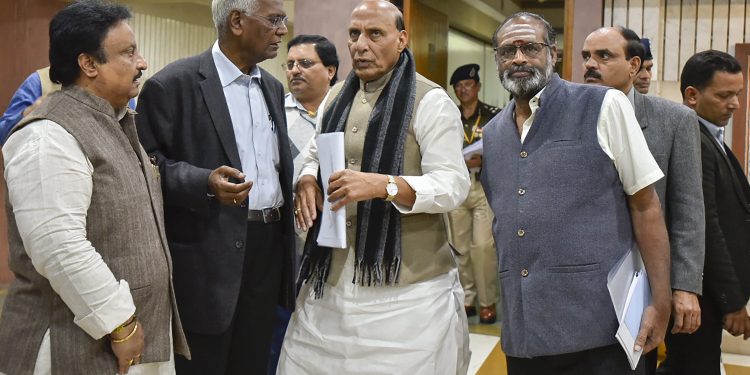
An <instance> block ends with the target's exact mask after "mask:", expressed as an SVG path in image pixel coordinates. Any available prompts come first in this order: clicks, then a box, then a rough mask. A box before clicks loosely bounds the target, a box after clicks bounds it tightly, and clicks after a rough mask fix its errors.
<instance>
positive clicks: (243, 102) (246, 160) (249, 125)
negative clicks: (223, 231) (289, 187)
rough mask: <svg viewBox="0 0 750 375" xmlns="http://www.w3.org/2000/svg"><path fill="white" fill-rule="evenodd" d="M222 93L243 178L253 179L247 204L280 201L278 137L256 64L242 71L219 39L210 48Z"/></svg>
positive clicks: (270, 204) (276, 203) (258, 206)
mask: <svg viewBox="0 0 750 375" xmlns="http://www.w3.org/2000/svg"><path fill="white" fill-rule="evenodd" d="M211 53H212V54H213V59H214V63H215V64H216V70H217V71H218V72H219V80H220V81H221V86H222V87H223V88H224V97H225V98H226V102H227V106H228V107H229V115H230V117H231V118H232V128H233V129H234V138H235V141H236V142H237V151H238V152H239V156H240V162H241V163H242V172H243V173H245V181H253V187H252V189H250V195H249V196H248V208H249V209H253V210H259V209H263V208H269V207H280V206H282V205H283V204H284V197H283V196H282V194H281V184H280V182H279V169H280V163H279V160H280V158H279V141H278V138H277V134H276V133H277V131H278V129H277V128H276V126H277V125H276V124H274V122H273V120H272V119H271V115H270V114H269V112H268V107H267V106H266V102H265V99H264V98H263V92H262V91H261V80H260V68H258V66H257V65H256V66H255V67H254V68H253V70H252V71H251V72H250V74H249V75H247V74H244V73H242V71H240V69H239V68H237V66H236V65H234V63H232V62H231V61H230V60H229V58H227V56H226V55H224V53H223V52H222V51H221V49H220V48H219V42H218V41H217V42H215V43H214V46H213V48H212V49H211Z"/></svg>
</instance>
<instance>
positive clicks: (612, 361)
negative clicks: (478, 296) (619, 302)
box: [481, 12, 671, 375]
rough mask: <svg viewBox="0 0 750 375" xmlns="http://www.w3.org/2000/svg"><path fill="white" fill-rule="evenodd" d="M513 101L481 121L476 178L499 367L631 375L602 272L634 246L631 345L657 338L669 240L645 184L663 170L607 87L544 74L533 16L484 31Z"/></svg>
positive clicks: (542, 25) (546, 59) (545, 41)
mask: <svg viewBox="0 0 750 375" xmlns="http://www.w3.org/2000/svg"><path fill="white" fill-rule="evenodd" d="M493 44H494V46H495V61H496V63H497V69H498V73H499V76H500V81H501V82H502V84H503V86H504V87H505V88H506V89H508V91H510V92H511V93H512V94H513V98H514V99H513V100H512V101H511V102H510V103H508V105H507V106H506V107H505V109H504V110H503V111H502V112H501V113H500V114H499V115H498V116H495V118H494V119H492V121H490V123H489V124H487V125H486V126H485V128H484V132H483V134H484V135H483V137H482V138H483V143H484V155H485V157H484V158H483V167H482V177H481V180H482V185H483V186H484V190H485V193H486V194H487V199H488V200H489V202H490V206H491V207H492V210H493V212H494V214H495V216H496V217H497V220H496V221H495V223H494V227H493V231H494V235H495V241H496V243H497V244H496V246H497V251H498V255H499V262H498V264H499V265H500V287H501V290H502V297H501V301H502V317H503V319H502V321H503V327H502V345H503V350H504V352H505V353H506V357H507V363H508V374H510V375H515V374H607V375H610V374H634V373H635V374H641V373H642V371H643V366H642V363H641V364H640V365H639V367H638V368H637V369H636V370H631V367H630V364H629V362H628V359H627V356H626V354H625V352H624V351H623V349H622V348H621V347H620V345H618V343H617V340H616V338H615V333H616V332H617V329H618V326H619V322H618V319H617V314H616V313H615V309H614V308H613V307H612V303H611V298H610V293H609V290H608V288H607V281H608V274H609V272H610V270H611V269H612V268H613V266H615V265H616V264H617V262H618V260H620V259H621V258H622V257H623V256H624V255H625V254H626V253H627V252H628V251H630V250H631V249H633V248H634V247H635V246H637V247H638V248H639V249H640V255H641V256H642V258H643V261H644V264H645V268H646V271H647V275H648V281H649V283H650V285H651V293H652V295H653V299H652V302H651V303H650V304H649V305H648V307H646V308H645V311H644V313H643V318H642V319H641V324H640V329H639V332H638V334H637V337H636V340H635V344H634V345H633V350H635V351H643V352H648V351H650V350H652V349H654V348H656V346H657V345H658V344H659V343H660V342H661V341H662V340H663V338H664V333H665V331H666V326H667V320H668V319H669V311H670V294H671V293H670V290H669V241H668V238H667V231H666V227H665V225H664V219H663V217H662V211H661V207H660V204H659V197H658V196H657V194H656V191H655V189H654V187H653V184H654V182H656V181H658V180H659V179H660V178H662V177H663V174H662V172H661V170H659V166H658V165H657V164H656V161H655V160H654V158H653V157H652V156H651V153H650V152H649V150H648V146H647V144H646V140H645V139H644V138H643V133H642V132H641V129H640V127H639V126H638V122H637V121H636V118H635V114H634V113H633V108H632V106H631V105H630V103H629V102H628V99H627V97H626V96H625V94H623V93H622V92H620V91H618V90H612V89H607V88H604V87H599V86H593V85H579V84H574V83H570V82H567V81H563V80H562V79H560V77H559V76H557V74H555V73H554V70H553V69H554V65H555V61H556V60H557V48H556V47H555V32H554V30H553V29H552V27H551V26H550V25H549V23H548V22H547V21H545V20H544V19H543V18H542V17H541V16H539V15H537V14H533V13H526V12H523V13H517V14H514V15H512V16H510V17H509V18H508V19H507V20H506V21H505V22H503V24H501V25H500V27H499V28H498V30H497V31H496V32H495V35H494V36H493Z"/></svg>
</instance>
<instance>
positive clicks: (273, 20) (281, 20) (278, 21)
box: [243, 12, 289, 29]
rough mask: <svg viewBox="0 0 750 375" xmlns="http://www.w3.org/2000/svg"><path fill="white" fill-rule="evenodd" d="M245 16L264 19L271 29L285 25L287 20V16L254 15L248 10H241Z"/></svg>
mask: <svg viewBox="0 0 750 375" xmlns="http://www.w3.org/2000/svg"><path fill="white" fill-rule="evenodd" d="M243 13H245V15H246V16H250V17H255V18H259V19H261V20H264V21H266V22H268V23H269V24H270V26H271V28H272V29H278V28H280V27H281V26H286V23H287V21H289V17H287V16H273V17H266V16H256V15H254V14H252V13H249V12H243Z"/></svg>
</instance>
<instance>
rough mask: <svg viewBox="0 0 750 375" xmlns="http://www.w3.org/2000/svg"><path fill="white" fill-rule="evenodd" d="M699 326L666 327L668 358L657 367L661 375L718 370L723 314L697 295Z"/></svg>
mask: <svg viewBox="0 0 750 375" xmlns="http://www.w3.org/2000/svg"><path fill="white" fill-rule="evenodd" d="M698 302H699V303H700V306H701V326H700V328H698V330H697V331H695V333H693V334H686V333H679V334H676V335H673V334H671V333H669V331H667V337H666V339H665V341H666V346H667V358H666V359H665V360H664V362H663V363H662V364H661V366H659V369H658V370H656V373H657V374H660V375H672V374H674V375H692V374H696V375H713V374H716V375H718V374H720V373H721V370H720V367H719V366H721V365H720V363H721V332H722V330H723V329H724V325H723V324H722V314H721V312H720V311H719V310H718V309H717V308H716V306H715V305H714V304H713V303H711V300H710V299H708V298H706V297H701V296H698Z"/></svg>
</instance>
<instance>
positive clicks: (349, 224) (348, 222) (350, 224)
mask: <svg viewBox="0 0 750 375" xmlns="http://www.w3.org/2000/svg"><path fill="white" fill-rule="evenodd" d="M346 226H347V227H349V228H351V226H352V221H351V220H347V221H346Z"/></svg>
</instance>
